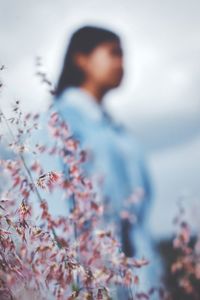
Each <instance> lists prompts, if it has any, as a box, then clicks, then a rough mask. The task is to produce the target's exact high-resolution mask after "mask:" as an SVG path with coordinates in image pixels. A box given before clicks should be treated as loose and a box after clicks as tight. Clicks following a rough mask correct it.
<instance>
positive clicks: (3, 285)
mask: <svg viewBox="0 0 200 300" xmlns="http://www.w3.org/2000/svg"><path fill="white" fill-rule="evenodd" d="M14 113H15V115H14V117H13V118H10V119H7V118H6V117H5V115H4V114H3V113H2V112H1V122H4V123H5V126H6V127H7V129H8V134H9V135H10V139H11V142H9V143H8V147H9V149H11V150H12V151H14V153H15V154H14V156H13V158H12V159H9V160H3V159H2V160H0V169H1V171H2V176H5V177H6V180H7V184H6V189H5V190H3V191H1V199H0V233H1V234H0V295H1V296H0V298H1V299H27V298H30V299H67V300H71V299H82V300H84V299H88V300H89V299H112V298H111V297H112V290H113V289H114V287H116V286H123V287H124V288H126V289H127V290H128V292H129V294H130V299H149V297H150V295H148V294H147V293H142V292H137V288H136V287H137V284H138V281H139V278H138V276H137V275H136V272H135V270H136V268H140V267H143V266H144V265H146V264H147V263H148V261H147V260H145V259H143V258H142V259H140V260H136V259H135V258H133V257H126V256H125V254H124V253H123V252H122V250H121V245H120V243H119V241H118V240H117V239H116V238H115V236H114V233H113V232H112V231H111V230H104V229H102V227H101V219H102V214H103V206H102V204H101V203H100V202H99V201H97V199H96V194H95V191H94V189H93V184H92V182H91V180H89V179H88V178H87V177H86V176H85V175H84V172H83V171H82V169H81V164H82V163H83V162H84V161H85V159H87V155H86V153H85V152H84V151H83V150H81V149H80V148H79V142H78V141H76V140H75V139H74V138H73V135H72V134H71V133H70V131H69V128H68V126H67V124H66V123H65V122H64V121H63V120H62V119H61V117H60V116H59V115H58V113H57V112H52V113H51V115H50V118H49V124H48V125H49V129H50V132H51V134H52V138H53V139H55V144H54V146H53V147H51V148H48V147H47V146H45V145H39V144H36V145H35V149H32V150H31V151H32V152H31V151H30V152H31V153H32V154H34V155H33V157H35V156H36V157H37V153H45V152H46V153H47V154H48V155H50V156H52V157H53V156H54V157H55V156H59V157H60V159H61V160H62V161H63V163H64V164H65V165H66V166H67V167H68V168H67V169H68V171H67V172H66V173H60V171H59V170H52V171H49V172H47V173H44V171H43V167H42V164H41V162H38V161H37V160H33V161H32V163H31V165H28V163H27V161H26V159H25V156H26V155H24V154H25V152H26V151H29V150H30V149H29V147H28V146H26V145H25V144H24V143H23V142H21V141H22V140H23V136H25V135H27V134H28V135H31V134H32V131H33V130H35V129H37V128H38V123H39V115H32V114H27V115H25V116H23V114H22V113H21V111H20V109H19V102H18V101H17V102H16V104H15V107H14ZM6 138H8V135H6ZM2 141H3V138H2ZM35 177H36V178H37V179H35ZM56 188H60V189H62V190H63V192H64V194H65V197H66V201H72V204H73V206H72V209H71V212H70V214H69V215H66V214H65V212H63V216H57V217H53V216H52V215H51V213H50V211H49V207H48V203H49V201H51V192H53V190H54V189H56ZM43 189H47V190H48V191H50V193H49V194H48V197H49V198H48V199H44V198H43V197H41V192H40V190H43ZM36 201H38V203H39V204H38V206H39V210H37V214H35V212H34V209H35V202H36ZM57 205H59V199H58V204H57Z"/></svg>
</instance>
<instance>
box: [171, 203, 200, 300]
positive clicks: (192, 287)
mask: <svg viewBox="0 0 200 300" xmlns="http://www.w3.org/2000/svg"><path fill="white" fill-rule="evenodd" d="M175 225H176V226H177V230H176V236H175V238H174V240H173V247H174V249H175V250H176V252H177V259H176V260H175V261H174V263H173V264H172V266H171V271H172V273H173V274H176V276H177V278H178V284H179V286H180V287H181V289H183V291H184V292H185V293H186V295H188V296H189V299H199V293H200V236H199V235H196V234H194V230H192V226H191V225H190V224H189V222H188V221H187V216H186V210H185V208H184V206H183V204H182V203H180V206H179V213H178V215H177V217H176V218H175Z"/></svg>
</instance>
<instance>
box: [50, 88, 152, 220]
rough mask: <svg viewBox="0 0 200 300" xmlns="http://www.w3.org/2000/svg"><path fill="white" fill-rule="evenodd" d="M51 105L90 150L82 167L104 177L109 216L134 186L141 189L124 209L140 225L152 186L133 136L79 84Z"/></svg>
mask: <svg viewBox="0 0 200 300" xmlns="http://www.w3.org/2000/svg"><path fill="white" fill-rule="evenodd" d="M54 108H55V109H56V110H58V111H59V113H60V114H61V115H62V117H63V119H64V120H65V121H66V122H67V124H68V125H69V127H70V129H71V131H72V133H73V135H74V137H75V138H76V139H78V140H79V141H80V145H81V147H82V148H83V149H86V150H89V151H90V153H92V157H93V159H92V160H90V161H89V162H87V163H86V164H85V166H84V168H85V171H86V174H87V175H88V176H89V177H90V176H93V175H94V174H97V175H99V176H101V177H102V178H104V185H103V187H102V188H101V193H102V196H103V198H104V199H105V200H106V201H107V204H108V207H109V208H110V217H112V216H114V218H115V219H116V218H118V217H119V214H120V212H121V211H122V210H123V209H124V208H125V209H126V207H124V204H125V200H126V199H127V198H128V197H129V196H130V195H131V194H132V193H133V192H134V191H135V190H136V189H138V188H139V189H143V191H144V192H145V197H143V199H142V201H141V202H140V203H138V204H137V205H136V204H134V205H129V207H128V210H129V212H130V213H133V214H136V216H137V218H138V222H140V226H144V224H145V218H147V215H146V216H145V211H146V209H147V207H148V206H149V203H150V201H151V200H150V199H151V197H152V188H151V183H150V177H149V172H148V168H147V164H146V155H145V150H144V149H143V147H142V145H141V144H140V143H139V141H138V140H137V138H136V137H134V136H133V134H132V133H131V132H129V130H128V129H125V128H124V127H123V126H122V125H120V124H117V123H116V122H114V121H113V120H112V118H111V117H110V116H109V114H108V113H107V112H106V111H105V109H104V106H103V105H102V104H99V103H98V102H97V101H96V99H95V98H94V97H93V96H92V95H91V94H90V93H89V92H87V91H86V90H84V89H82V88H80V87H68V88H66V89H65V90H64V92H63V93H62V94H61V95H60V96H59V97H58V98H57V99H55V101H54ZM116 220H117V219H116Z"/></svg>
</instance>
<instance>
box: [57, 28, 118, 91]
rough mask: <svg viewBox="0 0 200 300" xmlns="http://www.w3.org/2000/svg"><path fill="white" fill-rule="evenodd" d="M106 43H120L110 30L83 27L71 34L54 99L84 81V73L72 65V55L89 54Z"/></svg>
mask: <svg viewBox="0 0 200 300" xmlns="http://www.w3.org/2000/svg"><path fill="white" fill-rule="evenodd" d="M107 41H118V42H120V38H119V36H118V35H117V34H115V33H114V32H112V31H110V30H107V29H104V28H100V27H95V26H84V27H81V28H79V29H78V30H77V31H75V32H74V33H73V35H72V36H71V39H70V42H69V45H68V48H67V52H66V55H65V58H64V64H63V68H62V71H61V74H60V77H59V80H58V83H57V86H56V90H55V96H56V97H58V96H59V95H60V94H61V93H62V92H63V91H64V89H65V88H67V87H69V86H79V85H80V84H81V83H82V81H83V80H84V72H83V71H82V70H81V69H80V68H79V67H78V66H76V64H75V63H74V60H73V56H74V54H75V53H83V54H89V53H91V52H92V50H93V49H95V48H96V47H97V46H98V45H100V44H101V43H104V42H107Z"/></svg>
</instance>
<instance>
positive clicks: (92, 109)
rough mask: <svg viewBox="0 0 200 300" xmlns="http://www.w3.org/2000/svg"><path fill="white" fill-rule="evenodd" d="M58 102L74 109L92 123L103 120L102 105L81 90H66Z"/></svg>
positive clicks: (70, 88)
mask: <svg viewBox="0 0 200 300" xmlns="http://www.w3.org/2000/svg"><path fill="white" fill-rule="evenodd" d="M59 101H62V103H63V104H66V105H70V106H73V107H75V108H76V109H78V110H79V111H81V113H83V114H84V115H86V116H87V118H90V119H92V120H93V121H102V120H103V117H104V109H103V107H102V105H101V104H98V103H97V101H96V99H95V98H94V96H92V95H91V94H90V93H89V92H87V91H86V90H84V89H83V88H80V87H73V86H71V87H68V88H66V89H65V90H64V92H63V93H62V95H61V99H59Z"/></svg>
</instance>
